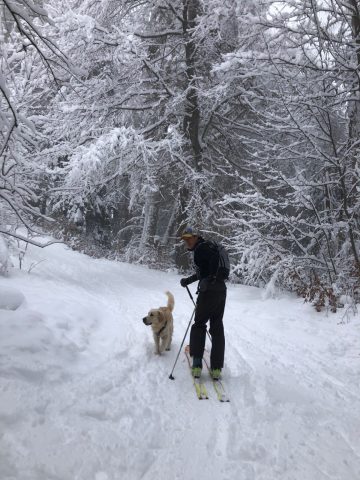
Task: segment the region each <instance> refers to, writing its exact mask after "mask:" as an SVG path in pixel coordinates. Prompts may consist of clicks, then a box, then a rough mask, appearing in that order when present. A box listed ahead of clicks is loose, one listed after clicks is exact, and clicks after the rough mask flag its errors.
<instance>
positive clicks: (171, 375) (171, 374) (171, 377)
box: [169, 307, 196, 380]
mask: <svg viewBox="0 0 360 480" xmlns="http://www.w3.org/2000/svg"><path fill="white" fill-rule="evenodd" d="M195 310H196V307H195V308H194V311H193V313H192V315H191V318H190V321H189V325H188V326H187V329H186V332H185V335H184V338H183V340H182V342H181V345H180V348H179V351H178V354H177V357H176V360H175V363H174V366H173V369H172V370H171V373H170V375H169V378H170V380H175V377H174V376H173V373H174V370H175V366H176V364H177V361H178V358H179V356H180V352H181V349H182V347H183V345H184V342H185V338H186V335H187V333H188V331H189V328H190V324H191V322H192V319H193V318H194V315H195Z"/></svg>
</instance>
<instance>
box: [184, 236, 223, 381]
mask: <svg viewBox="0 0 360 480" xmlns="http://www.w3.org/2000/svg"><path fill="white" fill-rule="evenodd" d="M181 239H182V240H183V241H184V243H185V244H186V247H187V249H188V251H190V252H193V255H194V264H195V269H196V273H194V274H193V275H191V276H190V277H187V278H182V279H181V280H180V284H181V286H182V287H186V286H187V285H189V284H190V283H193V282H196V281H197V280H199V284H198V289H197V292H196V293H198V299H197V302H196V311H195V318H194V323H193V325H192V327H191V331H190V356H191V357H192V375H193V376H194V377H195V378H199V377H200V375H201V370H202V357H203V354H204V348H205V340H206V324H207V321H208V320H210V329H209V331H210V335H211V338H212V348H211V354H210V363H211V365H210V366H211V375H212V377H213V379H214V380H218V379H219V378H220V375H221V369H222V368H223V365H224V354H225V336H224V325H223V315H224V309H225V301H226V285H225V281H224V279H223V278H221V275H219V257H220V254H219V251H218V250H217V248H214V246H213V244H211V243H210V242H207V241H206V240H205V239H204V238H203V237H202V236H200V235H199V234H198V233H197V232H196V230H194V229H193V228H191V227H187V228H186V229H185V230H184V231H183V233H182V235H181Z"/></svg>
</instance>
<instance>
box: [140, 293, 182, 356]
mask: <svg viewBox="0 0 360 480" xmlns="http://www.w3.org/2000/svg"><path fill="white" fill-rule="evenodd" d="M165 293H166V295H167V297H168V303H167V306H166V307H159V308H154V309H152V310H150V311H149V313H148V314H147V316H146V317H144V318H143V322H144V323H145V325H151V328H152V331H153V336H154V341H155V348H156V350H155V353H156V354H158V355H160V354H161V353H162V352H163V351H164V350H170V348H171V340H172V335H173V331H174V321H173V316H172V311H173V310H174V304H175V301H174V295H173V294H172V293H170V292H165Z"/></svg>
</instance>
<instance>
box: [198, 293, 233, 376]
mask: <svg viewBox="0 0 360 480" xmlns="http://www.w3.org/2000/svg"><path fill="white" fill-rule="evenodd" d="M225 301H226V289H224V290H220V291H206V292H200V293H199V296H198V299H197V302H196V311H195V319H194V323H193V325H192V327H191V331H190V355H191V356H192V357H196V358H202V357H203V355H204V348H205V340H206V324H207V322H208V320H210V329H209V332H210V335H211V338H212V347H211V355H210V362H211V368H223V366H224V354H225V335H224V325H223V315H224V309H225Z"/></svg>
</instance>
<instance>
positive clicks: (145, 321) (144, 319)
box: [143, 317, 147, 325]
mask: <svg viewBox="0 0 360 480" xmlns="http://www.w3.org/2000/svg"><path fill="white" fill-rule="evenodd" d="M143 322H144V323H145V325H147V320H146V317H144V318H143Z"/></svg>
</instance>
